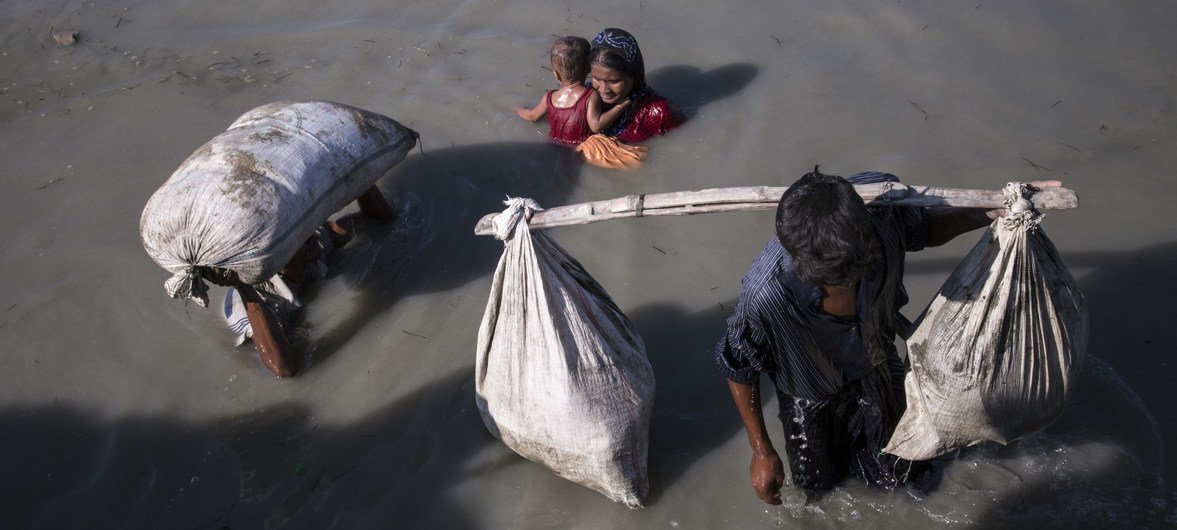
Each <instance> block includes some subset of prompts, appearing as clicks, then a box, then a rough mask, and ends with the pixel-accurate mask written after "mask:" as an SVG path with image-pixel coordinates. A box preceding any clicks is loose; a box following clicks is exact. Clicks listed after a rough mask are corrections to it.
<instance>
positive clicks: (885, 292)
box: [716, 168, 1059, 504]
mask: <svg viewBox="0 0 1177 530" xmlns="http://www.w3.org/2000/svg"><path fill="white" fill-rule="evenodd" d="M888 181H889V182H898V181H899V180H898V178H896V177H895V176H894V175H890V174H886V173H860V174H857V175H854V176H851V177H850V178H849V179H848V180H847V179H843V178H842V177H838V176H834V175H823V174H821V173H820V172H819V171H817V168H814V171H813V172H812V173H808V174H806V175H805V176H803V177H801V179H799V180H798V181H797V182H795V183H794V184H793V185H792V186H790V187H789V188H788V189H787V190H786V191H785V193H784V195H783V196H782V197H781V200H780V203H779V204H778V207H777V216H776V233H777V238H776V239H773V240H770V241H769V242H768V244H767V245H765V247H764V250H763V252H762V253H761V254H760V257H758V258H757V259H756V261H755V262H754V263H753V264H752V267H751V269H750V270H749V271H748V274H747V275H746V276H745V277H744V280H743V288H742V290H741V292H740V299H739V302H738V304H737V305H736V308H735V311H734V313H733V314H732V316H731V317H730V318H729V319H728V321H727V333H726V335H725V336H724V338H723V340H721V341H720V342H719V345H718V348H717V350H716V362H717V364H718V365H719V368H720V371H721V372H722V373H723V374H724V375H725V376H726V377H727V379H728V387H729V389H730V390H731V394H732V399H733V400H734V401H735V403H736V408H737V409H738V410H739V413H740V418H741V419H742V420H743V423H744V428H745V429H746V431H747V434H748V443H749V445H751V447H752V462H751V465H750V468H749V473H750V475H751V480H752V486H753V488H755V490H756V494H757V496H759V497H760V499H761V500H763V501H764V502H767V503H769V504H780V503H781V492H780V489H781V486H782V484H783V483H784V479H785V476H784V468H783V465H782V462H781V459H780V457H779V455H778V454H777V452H776V450H775V449H774V447H773V444H772V441H771V440H770V438H769V436H768V430H767V428H766V426H765V423H764V418H763V415H762V413H761V400H760V394H759V388H758V385H759V380H760V374H762V373H763V374H767V375H768V377H769V379H770V380H772V382H773V385H774V386H775V387H776V393H777V401H778V402H779V404H780V419H781V422H782V423H783V424H784V431H785V451H786V453H787V454H788V457H789V469H790V471H791V472H792V480H793V484H794V485H795V486H797V487H799V488H802V489H803V490H804V491H805V493H806V497H807V498H808V499H812V498H813V496H814V495H815V493H817V492H820V491H823V490H828V489H831V488H833V487H834V486H836V485H837V484H838V483H839V482H840V481H841V480H843V479H844V478H846V476H847V475H850V476H854V477H858V478H861V479H863V480H865V481H866V482H867V483H869V484H872V485H876V486H882V487H884V488H893V487H895V486H896V485H898V484H900V483H902V482H903V481H904V480H905V479H906V478H907V474H908V473H909V472H910V471H911V465H910V463H909V462H906V461H899V460H898V459H897V458H895V457H893V456H890V455H885V454H883V453H882V449H883V447H884V446H885V445H886V443H887V440H888V439H889V438H890V437H891V433H892V431H893V430H894V429H895V425H896V424H897V422H898V421H899V418H900V416H901V415H902V414H903V410H904V408H905V402H904V393H903V375H904V365H903V361H902V360H901V359H900V358H899V355H898V352H897V350H896V348H895V345H894V340H895V336H896V334H897V333H898V332H899V331H901V330H903V329H905V328H906V327H907V326H908V325H909V323H908V322H907V321H906V319H904V318H903V316H902V315H900V314H899V309H900V308H901V307H903V305H904V304H906V303H907V301H908V299H907V291H906V290H905V289H904V287H903V266H904V257H905V253H906V252H911V251H917V250H920V249H923V248H925V247H930V246H937V245H941V244H944V243H947V242H948V241H950V240H951V239H953V238H954V237H956V236H958V235H960V234H963V233H965V232H968V231H970V230H974V229H976V228H980V227H982V226H986V225H988V224H989V222H990V220H991V219H993V218H996V217H997V216H998V215H1001V211H999V210H994V211H988V212H987V211H984V210H979V209H964V208H913V207H902V206H872V207H867V206H866V205H864V204H863V201H862V199H861V198H860V197H859V195H858V194H857V193H856V192H855V190H854V187H853V185H852V184H870V183H878V182H888ZM1033 185H1036V186H1058V185H1059V183H1058V182H1055V181H1052V182H1046V183H1034V184H1033Z"/></svg>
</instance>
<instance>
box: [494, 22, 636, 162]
mask: <svg viewBox="0 0 1177 530" xmlns="http://www.w3.org/2000/svg"><path fill="white" fill-rule="evenodd" d="M551 57H552V74H553V75H555V76H556V82H557V83H559V84H560V88H557V89H555V90H549V91H548V92H547V93H546V94H544V97H543V98H541V99H540V100H539V103H538V104H537V105H536V106H535V107H533V108H530V109H527V108H522V107H520V108H516V109H515V113H516V114H518V115H519V117H520V118H523V119H525V120H527V121H529V122H536V121H538V120H539V119H540V118H542V117H544V115H547V117H548V138H549V139H551V140H552V141H553V142H556V143H559V144H563V145H567V146H571V147H575V146H577V145H580V143H581V142H583V141H584V140H585V139H586V138H588V137H589V136H591V135H592V134H593V133H598V132H600V131H602V130H603V129H605V128H606V127H608V126H609V125H611V124H612V123H613V122H614V121H615V120H617V117H618V116H620V115H621V113H622V112H623V111H624V109H625V107H626V106H628V105H629V101H625V102H623V103H620V104H618V105H615V106H614V107H613V108H611V109H609V111H608V112H601V96H600V95H599V94H597V91H596V90H593V88H592V87H591V86H585V79H586V78H587V77H588V72H589V42H588V41H587V40H585V39H582V38H580V37H560V38H558V39H556V42H554V43H553V44H552V53H551Z"/></svg>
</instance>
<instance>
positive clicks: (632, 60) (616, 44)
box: [589, 28, 646, 91]
mask: <svg viewBox="0 0 1177 530" xmlns="http://www.w3.org/2000/svg"><path fill="white" fill-rule="evenodd" d="M597 48H605V53H606V54H607V58H612V59H614V60H613V61H607V62H606V64H608V62H617V61H619V62H621V63H623V64H624V68H621V70H622V71H623V73H626V74H629V75H632V76H633V79H634V90H635V91H637V90H640V89H641V88H644V87H645V86H646V63H645V61H644V60H642V49H641V48H639V47H638V41H637V39H635V38H633V35H630V34H629V32H628V31H625V30H623V29H618V28H605V29H603V30H601V32H600V33H598V34H597V36H596V37H593V40H592V47H591V48H589V56H590V57H595V56H596V55H595V54H596V53H600V52H596V49H597ZM608 56H611V57H608Z"/></svg>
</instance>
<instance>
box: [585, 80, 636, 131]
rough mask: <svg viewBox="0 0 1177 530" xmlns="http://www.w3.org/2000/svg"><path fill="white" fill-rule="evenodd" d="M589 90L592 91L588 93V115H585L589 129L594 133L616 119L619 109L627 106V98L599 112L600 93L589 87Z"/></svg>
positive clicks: (619, 113)
mask: <svg viewBox="0 0 1177 530" xmlns="http://www.w3.org/2000/svg"><path fill="white" fill-rule="evenodd" d="M589 90H592V91H593V93H592V94H589V100H588V116H586V117H587V118H588V125H589V129H590V130H592V131H593V132H594V133H599V132H601V131H602V130H604V129H605V128H606V127H608V126H610V125H612V124H613V122H614V121H617V117H618V116H620V115H621V111H622V110H625V107H628V106H629V100H628V99H627V100H625V101H622V102H621V103H618V104H616V105H614V106H613V108H611V109H609V110H608V111H606V112H601V95H600V94H598V93H597V91H596V90H593V89H591V88H590V89H589Z"/></svg>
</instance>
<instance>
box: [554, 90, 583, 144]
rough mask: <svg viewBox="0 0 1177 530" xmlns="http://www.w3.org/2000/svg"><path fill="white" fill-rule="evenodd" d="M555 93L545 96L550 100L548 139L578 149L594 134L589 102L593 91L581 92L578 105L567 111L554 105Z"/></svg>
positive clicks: (577, 99) (577, 101)
mask: <svg viewBox="0 0 1177 530" xmlns="http://www.w3.org/2000/svg"><path fill="white" fill-rule="evenodd" d="M555 92H556V91H555V90H549V91H548V95H547V96H545V97H547V98H548V111H547V116H548V139H549V140H551V141H553V142H556V143H558V144H561V145H568V146H572V147H576V146H578V145H580V143H581V142H583V141H584V139H585V138H588V137H589V135H591V134H593V131H592V130H590V129H589V123H588V100H589V95H590V94H592V93H593V89H591V88H589V89H587V90H585V91H584V92H581V94H580V96H579V97H577V98H576V103H575V104H573V105H572V106H571V107H568V108H566V109H562V108H560V107H557V106H556V105H554V104H553V103H552V94H553V93H555Z"/></svg>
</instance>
